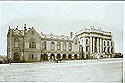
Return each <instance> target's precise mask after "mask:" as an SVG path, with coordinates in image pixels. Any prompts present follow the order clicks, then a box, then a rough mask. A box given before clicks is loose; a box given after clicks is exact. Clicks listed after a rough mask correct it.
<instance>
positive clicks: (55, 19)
mask: <svg viewBox="0 0 125 83" xmlns="http://www.w3.org/2000/svg"><path fill="white" fill-rule="evenodd" d="M123 9H124V4H122V3H70V2H68V3H39V2H38V3H30V2H29V3H24V2H20V3H14V2H13V3H12V2H11V3H1V14H2V15H1V27H0V28H1V33H0V40H1V43H0V54H6V34H7V30H8V26H9V24H10V25H11V27H13V28H15V27H16V26H17V25H18V26H19V28H20V29H23V25H24V24H25V23H26V24H27V25H28V26H34V27H35V29H36V31H37V32H39V33H40V32H43V33H49V34H50V33H53V34H59V35H61V34H63V35H69V33H70V31H73V32H77V31H79V30H81V29H83V28H84V27H89V26H91V25H94V26H97V27H102V29H103V30H107V31H111V32H112V33H113V40H114V41H115V51H116V52H122V49H123V35H122V33H123V31H122V30H123V20H124V19H123V15H124V10H123Z"/></svg>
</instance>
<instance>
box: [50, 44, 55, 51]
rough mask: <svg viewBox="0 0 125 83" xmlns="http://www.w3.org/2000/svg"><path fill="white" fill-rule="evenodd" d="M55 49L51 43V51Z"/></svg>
mask: <svg viewBox="0 0 125 83" xmlns="http://www.w3.org/2000/svg"><path fill="white" fill-rule="evenodd" d="M54 49H55V44H54V42H51V50H54Z"/></svg>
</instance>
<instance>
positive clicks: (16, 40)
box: [14, 38, 19, 48]
mask: <svg viewBox="0 0 125 83" xmlns="http://www.w3.org/2000/svg"><path fill="white" fill-rule="evenodd" d="M14 47H16V48H17V47H19V40H18V39H17V38H16V39H15V42H14Z"/></svg>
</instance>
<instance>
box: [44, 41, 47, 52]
mask: <svg viewBox="0 0 125 83" xmlns="http://www.w3.org/2000/svg"><path fill="white" fill-rule="evenodd" d="M46 45H47V44H46V41H43V49H44V50H45V49H46Z"/></svg>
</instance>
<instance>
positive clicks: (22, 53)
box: [7, 24, 114, 62]
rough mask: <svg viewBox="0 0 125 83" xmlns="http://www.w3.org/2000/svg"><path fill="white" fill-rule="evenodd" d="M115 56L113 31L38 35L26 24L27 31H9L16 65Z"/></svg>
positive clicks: (9, 47) (9, 53)
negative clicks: (96, 56)
mask: <svg viewBox="0 0 125 83" xmlns="http://www.w3.org/2000/svg"><path fill="white" fill-rule="evenodd" d="M95 55H98V56H99V57H101V56H102V57H109V55H110V56H111V57H113V55H114V41H113V40H112V34H111V32H106V31H103V30H101V29H96V28H94V27H92V26H91V27H90V29H89V28H84V29H83V30H80V31H78V32H76V33H74V34H73V32H70V36H64V35H54V34H43V33H42V32H41V33H37V31H36V30H35V29H34V27H32V28H28V29H27V26H26V24H25V25H24V29H23V30H19V29H18V26H17V28H15V29H13V28H10V26H9V29H8V33H7V58H8V59H11V61H12V62H28V61H50V60H57V59H63V60H78V59H90V58H95Z"/></svg>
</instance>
